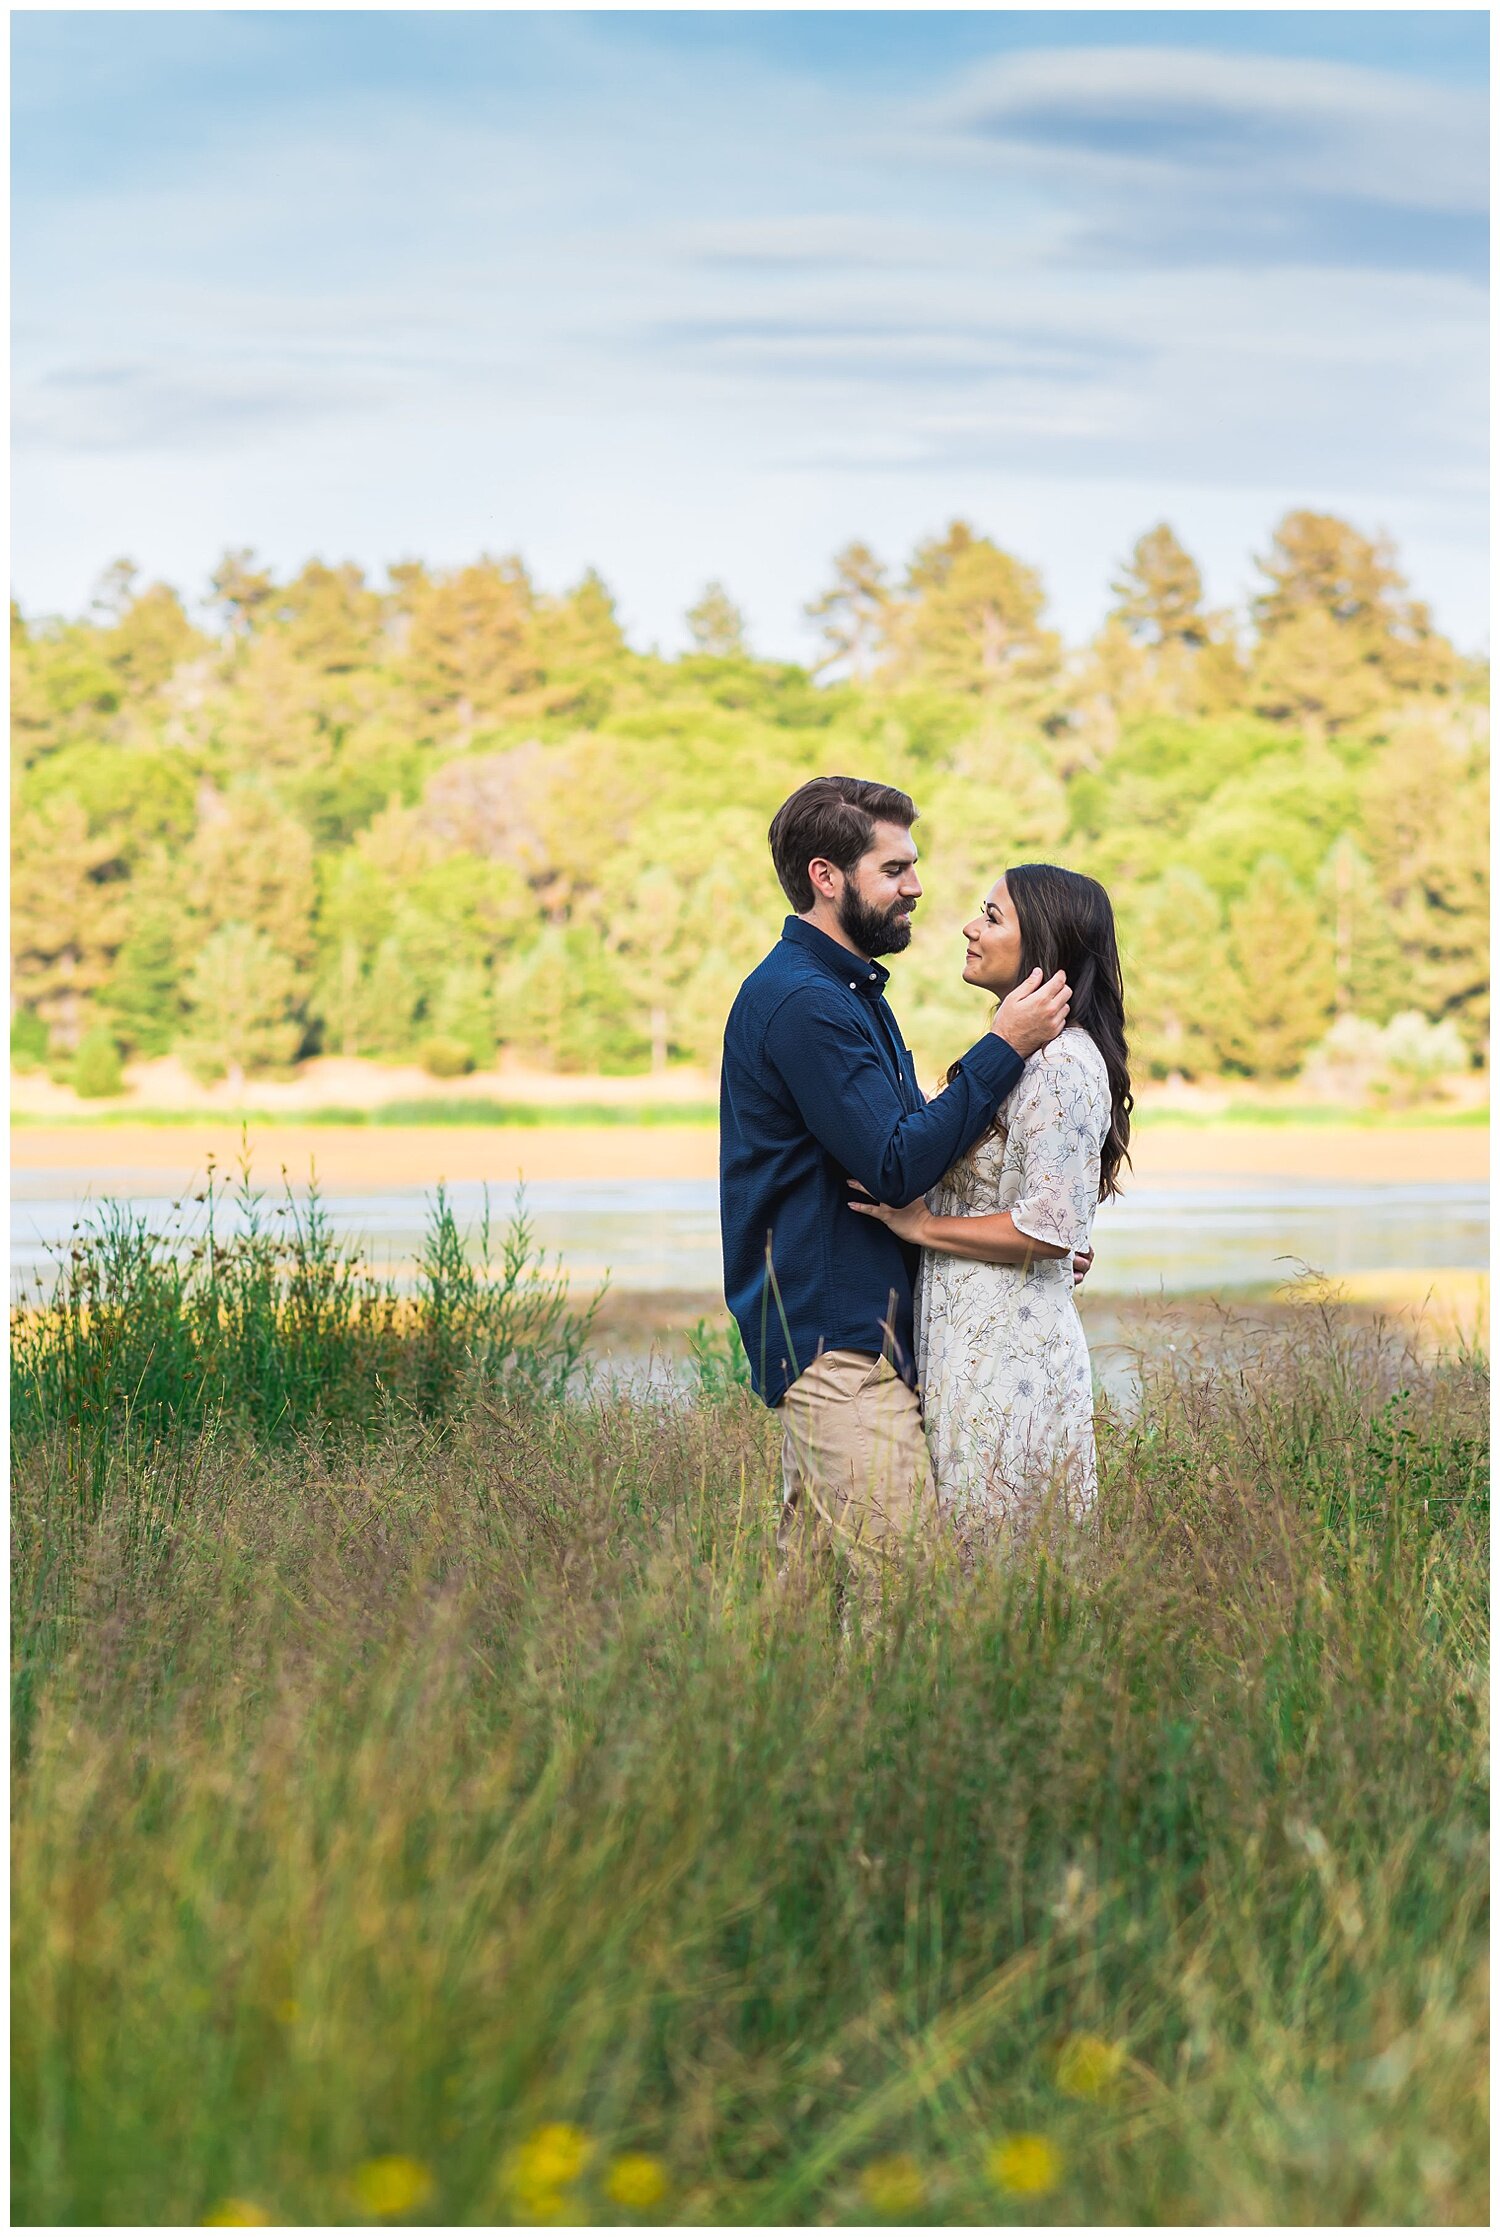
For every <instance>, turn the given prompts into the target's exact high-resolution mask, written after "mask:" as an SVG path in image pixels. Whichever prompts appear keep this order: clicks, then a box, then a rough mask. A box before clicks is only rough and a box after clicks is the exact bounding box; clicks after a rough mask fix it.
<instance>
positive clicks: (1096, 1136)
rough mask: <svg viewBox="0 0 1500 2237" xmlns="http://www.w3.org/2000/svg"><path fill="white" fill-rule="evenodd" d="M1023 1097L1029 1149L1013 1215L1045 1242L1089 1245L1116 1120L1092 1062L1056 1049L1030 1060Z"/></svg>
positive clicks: (1016, 1123)
mask: <svg viewBox="0 0 1500 2237" xmlns="http://www.w3.org/2000/svg"><path fill="white" fill-rule="evenodd" d="M1017 1101H1018V1103H1019V1104H1020V1108H1019V1109H1018V1110H1016V1111H1015V1112H1014V1114H1013V1116H1012V1119H1011V1129H1010V1131H1011V1138H1012V1140H1013V1141H1015V1142H1016V1146H1017V1148H1018V1149H1019V1151H1020V1155H1021V1191H1020V1194H1019V1196H1018V1197H1017V1198H1016V1201H1015V1202H1014V1203H1013V1204H1012V1206H1011V1208H1010V1216H1011V1218H1012V1220H1013V1221H1014V1222H1015V1224H1016V1226H1017V1227H1018V1228H1019V1229H1020V1230H1021V1233H1022V1234H1023V1235H1030V1236H1031V1237H1032V1238H1033V1240H1034V1241H1036V1242H1038V1243H1051V1244H1053V1245H1054V1246H1055V1247H1056V1248H1057V1249H1059V1250H1074V1251H1079V1250H1087V1248H1088V1243H1089V1236H1090V1233H1091V1232H1092V1229H1093V1224H1094V1213H1095V1212H1096V1211H1097V1209H1098V1206H1099V1153H1100V1151H1101V1149H1102V1148H1103V1146H1104V1136H1105V1133H1106V1131H1107V1128H1108V1124H1109V1120H1108V1115H1107V1112H1105V1111H1104V1110H1103V1109H1102V1108H1101V1103H1100V1097H1099V1093H1098V1090H1097V1086H1096V1083H1095V1081H1094V1079H1093V1077H1092V1068H1091V1067H1090V1066H1089V1065H1088V1064H1086V1063H1085V1062H1084V1061H1083V1060H1082V1059H1081V1058H1080V1057H1079V1056H1077V1055H1076V1054H1075V1053H1074V1052H1073V1051H1072V1050H1070V1049H1052V1050H1049V1051H1048V1052H1047V1054H1046V1056H1045V1057H1044V1058H1043V1059H1041V1060H1040V1061H1036V1060H1033V1062H1032V1063H1031V1064H1030V1065H1028V1067H1027V1069H1026V1073H1025V1077H1024V1079H1023V1082H1022V1086H1021V1088H1020V1090H1019V1092H1018V1095H1017ZM1017 1137H1019V1139H1018V1140H1017Z"/></svg>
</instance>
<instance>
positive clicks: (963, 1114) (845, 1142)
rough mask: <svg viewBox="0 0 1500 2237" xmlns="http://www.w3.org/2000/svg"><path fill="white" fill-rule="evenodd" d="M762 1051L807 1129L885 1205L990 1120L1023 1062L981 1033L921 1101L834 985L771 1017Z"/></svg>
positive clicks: (919, 1186) (937, 1169)
mask: <svg viewBox="0 0 1500 2237" xmlns="http://www.w3.org/2000/svg"><path fill="white" fill-rule="evenodd" d="M765 1055H766V1057H767V1058H768V1059H769V1061H770V1062H771V1063H773V1064H774V1065H775V1066H776V1069H777V1071H778V1072H779V1074H780V1075H781V1078H782V1080H783V1082H784V1083H785V1086H786V1089H787V1092H788V1094H789V1095H790V1096H791V1097H792V1099H793V1101H794V1102H795V1104H796V1106H797V1109H798V1111H799V1112H800V1114H801V1116H802V1119H803V1121H804V1123H805V1125H806V1126H807V1128H808V1131H809V1132H810V1133H811V1134H812V1135H814V1136H815V1138H816V1139H817V1141H818V1142H819V1143H821V1145H822V1147H823V1148H824V1149H825V1150H826V1151H827V1152H828V1154H829V1156H830V1157H832V1158H834V1159H835V1160H836V1161H837V1162H838V1163H839V1164H840V1165H841V1166H842V1167H843V1170H844V1172H845V1173H846V1174H852V1175H853V1177H854V1178H855V1179H856V1180H857V1181H858V1182H859V1183H860V1184H861V1186H862V1187H864V1188H867V1189H868V1190H869V1192H870V1194H871V1195H872V1196H873V1197H875V1198H876V1199H877V1200H878V1201H879V1202H880V1203H882V1204H910V1203H912V1202H913V1201H914V1200H915V1199H916V1198H917V1197H919V1196H922V1195H925V1193H926V1191H927V1190H928V1189H929V1188H931V1187H933V1186H934V1184H935V1183H936V1182H938V1181H940V1180H941V1179H942V1177H943V1175H944V1173H946V1172H947V1170H948V1168H949V1166H950V1165H951V1164H952V1163H953V1161H954V1159H955V1158H956V1157H958V1156H959V1155H960V1154H961V1153H962V1151H964V1150H965V1149H967V1148H968V1146H969V1144H970V1143H971V1142H972V1141H974V1140H975V1139H976V1138H977V1137H978V1136H979V1135H980V1134H982V1133H983V1132H984V1129H985V1128H986V1127H987V1126H988V1125H989V1124H990V1122H991V1121H992V1120H993V1118H994V1115H995V1112H996V1111H997V1109H998V1108H999V1106H1000V1104H1001V1103H1002V1102H1003V1101H1004V1099H1005V1097H1006V1096H1007V1095H1008V1094H1009V1093H1010V1090H1011V1089H1012V1088H1013V1087H1014V1086H1015V1084H1016V1081H1017V1080H1018V1079H1019V1078H1020V1075H1021V1071H1022V1061H1021V1058H1020V1057H1019V1056H1017V1054H1016V1052H1015V1050H1014V1049H1013V1048H1011V1046H1010V1045H1009V1043H1008V1042H1006V1041H1002V1040H1000V1039H999V1037H998V1036H997V1035H996V1034H993V1033H987V1034H986V1035H985V1036H984V1039H983V1041H981V1042H979V1043H976V1045H975V1046H974V1047H973V1048H972V1049H970V1050H968V1051H967V1053H966V1054H965V1056H964V1057H963V1059H962V1061H961V1063H960V1066H959V1069H958V1073H957V1076H956V1077H955V1078H954V1080H953V1081H952V1082H951V1083H950V1084H949V1086H948V1088H947V1089H946V1090H945V1092H944V1093H943V1094H942V1095H939V1096H935V1097H934V1098H933V1100H932V1102H930V1103H928V1104H926V1105H925V1106H924V1107H923V1108H922V1109H921V1110H917V1111H908V1110H907V1109H906V1108H905V1106H904V1105H903V1103H902V1100H901V1096H900V1093H899V1091H898V1089H897V1086H896V1082H895V1080H894V1078H893V1077H892V1075H891V1073H890V1072H889V1071H888V1070H887V1068H886V1066H885V1065H884V1064H883V1063H882V1062H881V1060H880V1057H879V1056H878V1055H877V1053H876V1050H875V1047H874V1044H873V1042H872V1041H871V1040H870V1039H869V1037H868V1036H867V1035H866V1034H865V1033H864V1032H862V1031H861V1029H860V1026H859V1023H858V1021H857V1019H855V1018H853V1017H851V1016H850V1014H849V1011H848V1009H847V1007H846V1006H845V1005H843V1004H841V1002H840V1001H839V998H838V995H837V992H836V990H834V989H832V988H830V989H829V990H828V992H827V993H826V994H825V993H823V991H822V990H821V989H818V990H804V991H803V992H802V993H801V994H800V995H799V996H798V998H797V999H795V1000H788V1001H786V1002H783V1003H782V1004H781V1006H780V1008H779V1009H778V1010H777V1011H776V1013H775V1015H774V1016H773V1017H772V1018H771V1020H770V1022H769V1024H768V1026H767V1030H766V1038H765Z"/></svg>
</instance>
